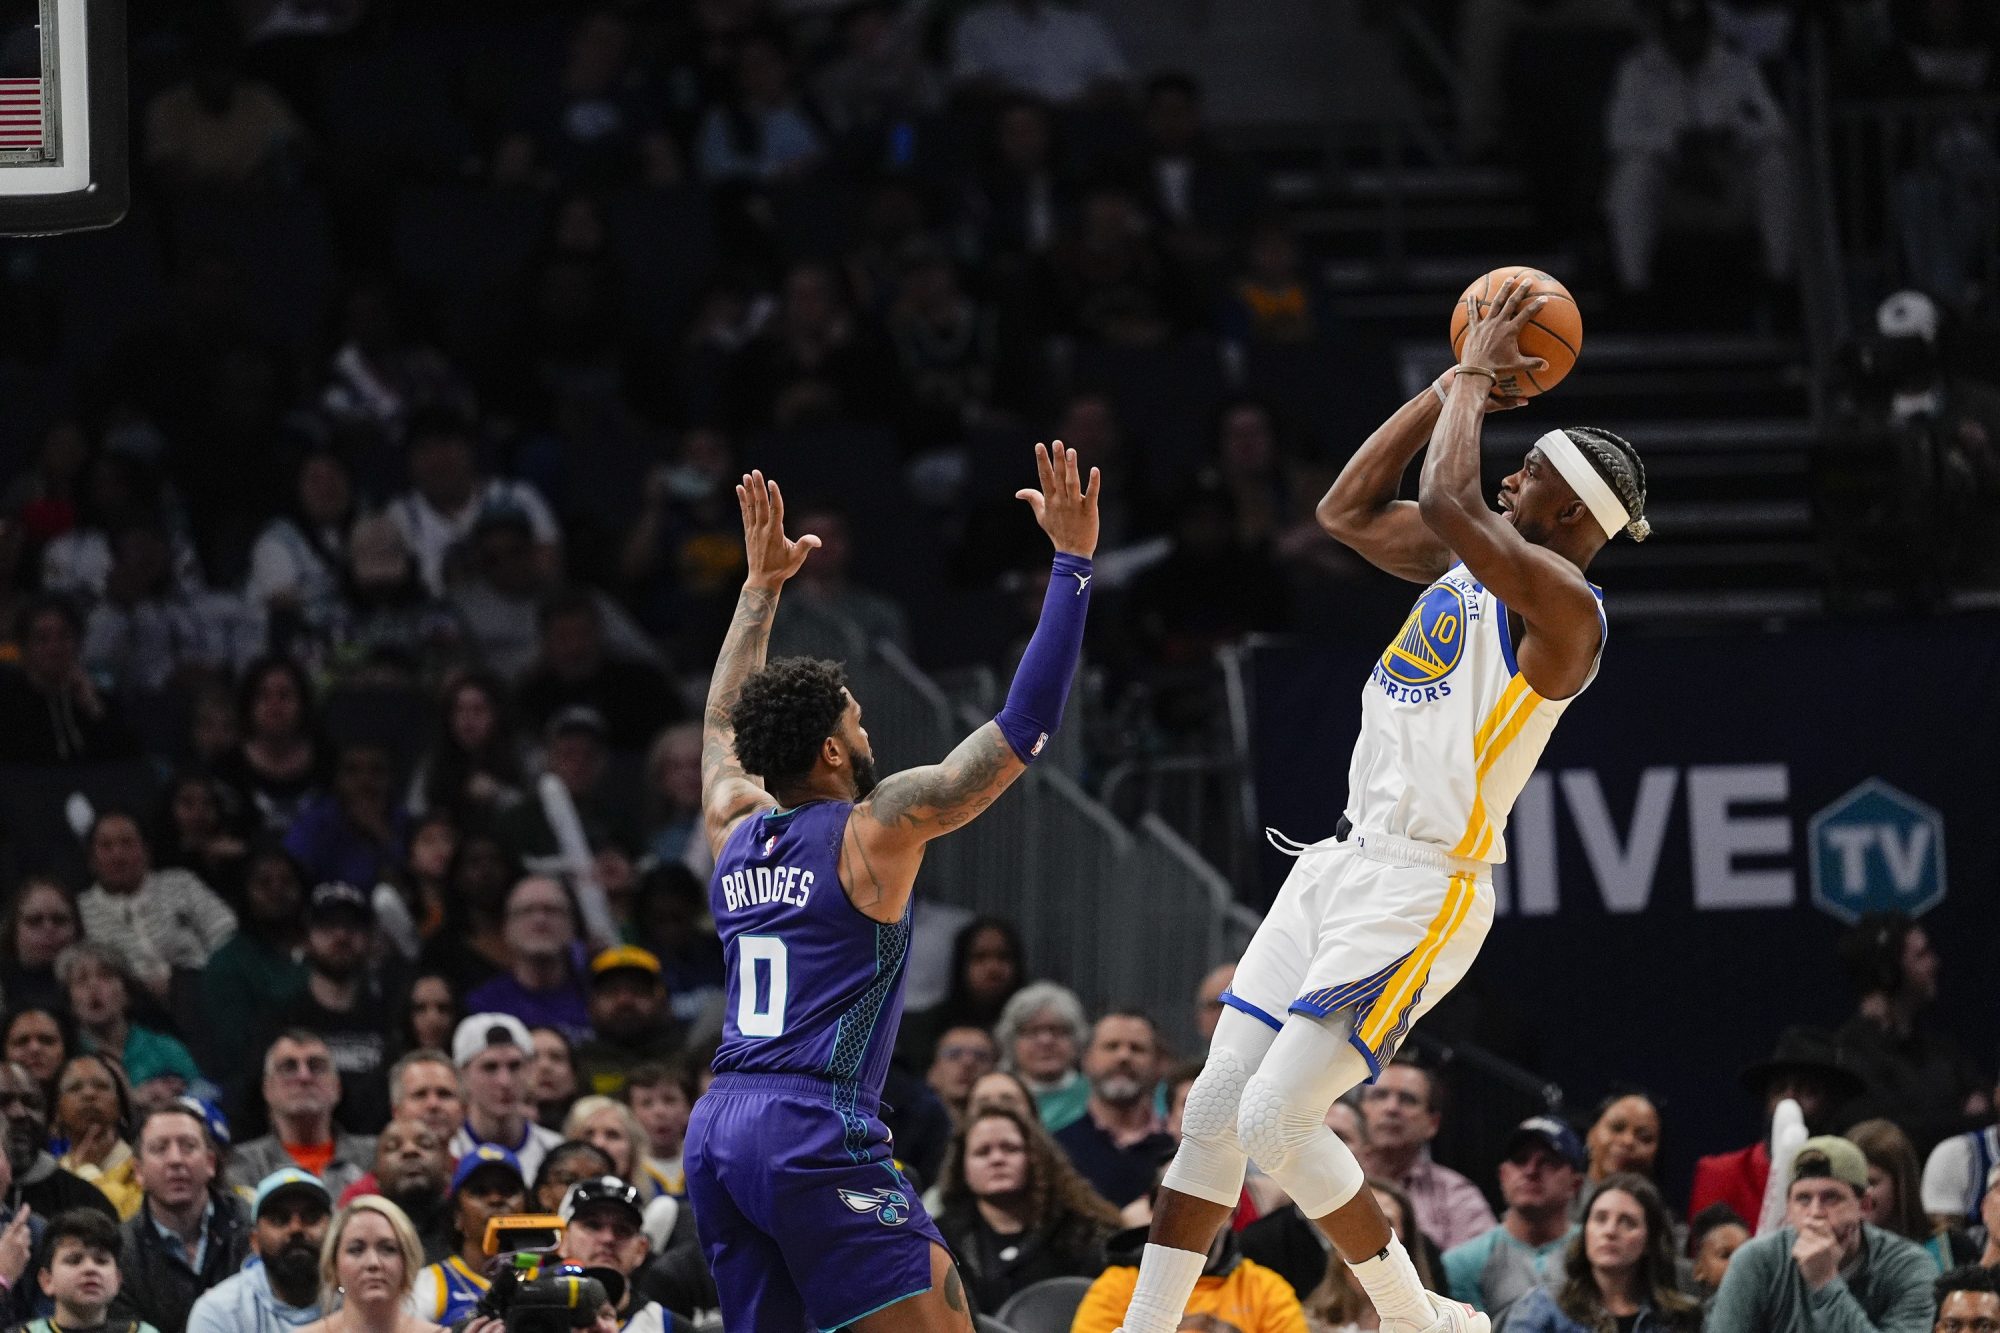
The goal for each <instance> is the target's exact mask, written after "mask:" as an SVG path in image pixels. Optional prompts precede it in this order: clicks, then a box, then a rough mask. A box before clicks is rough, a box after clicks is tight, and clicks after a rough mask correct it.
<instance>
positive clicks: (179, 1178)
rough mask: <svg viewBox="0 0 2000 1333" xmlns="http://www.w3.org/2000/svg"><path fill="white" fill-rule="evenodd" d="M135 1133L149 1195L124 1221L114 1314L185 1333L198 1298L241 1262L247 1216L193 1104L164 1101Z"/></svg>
mask: <svg viewBox="0 0 2000 1333" xmlns="http://www.w3.org/2000/svg"><path fill="white" fill-rule="evenodd" d="M137 1137H138V1162H139V1168H138V1169H139V1183H140V1184H141V1185H142V1186H144V1187H145V1191H146V1197H145V1200H144V1202H142V1203H141V1204H140V1206H139V1212H138V1215H137V1216H136V1217H134V1218H133V1219H132V1220H131V1221H130V1222H127V1223H126V1224H125V1227H124V1232H125V1247H124V1251H123V1252H122V1253H121V1254H120V1256H119V1260H118V1263H119V1268H120V1270H121V1271H122V1273H123V1276H124V1286H123V1289H122V1290H120V1292H119V1293H118V1299H117V1301H116V1302H115V1303H114V1304H113V1306H112V1313H113V1317H114V1318H123V1319H143V1320H144V1321H146V1322H147V1323H149V1324H151V1325H153V1326H154V1327H155V1328H157V1329H159V1330H160V1333H184V1330H185V1329H186V1328H187V1321H188V1311H189V1310H191V1309H193V1308H194V1303H195V1300H196V1299H197V1298H198V1297H199V1296H200V1295H201V1294H202V1293H203V1292H204V1291H207V1290H208V1289H209V1288H210V1287H212V1286H214V1285H215V1284H216V1283H218V1282H220V1281H222V1280H223V1279H224V1278H226V1277H229V1276H231V1275H232V1274H234V1273H235V1272H236V1271H237V1270H238V1269H240V1268H242V1267H243V1260H244V1258H245V1257H246V1256H247V1255H248V1254H249V1252H250V1219H249V1215H248V1213H247V1212H246V1211H245V1209H244V1207H243V1204H242V1203H241V1201H239V1200H238V1199H237V1198H236V1196H235V1195H233V1194H231V1193H230V1192H229V1191H228V1190H226V1189H224V1188H222V1187H221V1185H220V1184H219V1182H218V1181H217V1179H216V1177H217V1175H218V1174H219V1167H220V1156H219V1153H218V1151H217V1147H216V1143H215V1140H214V1138H213V1137H211V1135H210V1134H209V1128H208V1121H207V1119H206V1118H205V1117H204V1116H203V1115H202V1113H201V1111H200V1109H199V1108H198V1107H197V1106H196V1105H194V1104H193V1103H191V1102H186V1101H177V1102H170V1103H169V1104H167V1105H166V1106H162V1107H160V1108H159V1109H158V1110H155V1111H154V1112H152V1114H150V1115H148V1116H147V1117H146V1119H145V1122H144V1123H143V1124H141V1125H140V1126H139V1133H138V1136H137Z"/></svg>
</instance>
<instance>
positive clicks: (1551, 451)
mask: <svg viewBox="0 0 2000 1333" xmlns="http://www.w3.org/2000/svg"><path fill="white" fill-rule="evenodd" d="M1535 448H1537V449H1540V450H1541V451H1542V457H1544V458H1546V459H1548V460H1549V462H1551V463H1553V464H1555V468H1556V471H1558V472H1560V473H1562V475H1563V480H1564V481H1566V482H1568V483H1569V485H1570V489H1571V490H1573V491H1575V492H1576V498H1577V499H1579V500H1581V501H1583V503H1584V504H1585V506H1587V507H1588V508H1589V510H1590V515H1591V517H1592V518H1595V519H1596V520H1597V525H1598V526H1599V527H1601V528H1603V529H1604V535H1605V536H1606V537H1616V536H1617V535H1618V534H1619V533H1621V532H1623V531H1624V530H1625V525H1626V524H1628V523H1630V522H1631V521H1632V515H1631V514H1630V513H1628V512H1627V511H1626V509H1625V502H1624V501H1623V500H1620V499H1619V498H1618V493H1617V492H1616V491H1614V490H1612V489H1611V487H1610V485H1609V484H1608V483H1607V482H1606V481H1605V480H1604V478H1603V476H1602V475H1601V474H1600V473H1599V472H1598V470H1597V469H1596V467H1594V466H1593V465H1592V464H1591V461H1590V460H1589V459H1587V458H1585V457H1584V456H1583V451H1582V450H1581V449H1579V448H1577V447H1576V441H1574V440H1572V439H1570V437H1569V436H1568V434H1566V433H1565V432H1563V431H1559V430H1552V431H1550V432H1549V433H1548V434H1547V435H1544V436H1542V438H1541V439H1539V440H1536V441H1535Z"/></svg>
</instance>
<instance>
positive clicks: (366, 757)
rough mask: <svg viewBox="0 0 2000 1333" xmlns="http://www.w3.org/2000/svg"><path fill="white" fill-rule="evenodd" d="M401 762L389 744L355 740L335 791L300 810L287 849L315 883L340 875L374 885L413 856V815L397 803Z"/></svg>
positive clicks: (344, 753)
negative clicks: (397, 761) (399, 765)
mask: <svg viewBox="0 0 2000 1333" xmlns="http://www.w3.org/2000/svg"><path fill="white" fill-rule="evenodd" d="M395 790H396V763H395V759H394V758H393V757H392V756H391V755H390V753H389V750H388V747H387V746H384V745H382V744H380V743H378V742H375V741H355V742H352V743H350V744H348V745H345V746H343V747H341V751H340V759H339V761H338V762H337V763H336V764H335V766H334V773H333V790H332V791H330V792H327V793H326V794H325V795H322V796H317V797H315V798H313V800H312V801H311V802H310V803H309V804H308V805H307V806H306V808H305V809H303V810H301V811H299V816H298V818H297V819H295V820H293V821H292V827H291V828H290V830H289V831H287V832H286V834H285V850H286V851H288V852H290V853H291V854H292V855H293V856H295V857H297V858H298V860H299V865H300V866H302V867H303V868H304V869H305V872H306V875H307V877H308V879H309V880H310V882H312V883H314V884H324V883H327V882H329V881H333V880H339V881H341V882H343V883H347V884H358V885H361V886H363V887H364V888H373V887H374V886H375V885H377V884H379V883H381V882H383V881H384V880H388V879H392V878H394V877H395V875H396V874H397V873H398V872H399V871H400V870H401V869H402V866H403V863H404V861H405V859H406V858H407V857H408V855H409V817H408V816H407V815H406V814H405V813H404V812H403V811H402V809H400V808H399V807H398V806H397V804H396V798H395Z"/></svg>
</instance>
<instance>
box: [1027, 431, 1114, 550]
mask: <svg viewBox="0 0 2000 1333" xmlns="http://www.w3.org/2000/svg"><path fill="white" fill-rule="evenodd" d="M1035 471H1036V472H1038V473H1039V474H1041V479H1042V488H1041V489H1040V490H1039V491H1037V490H1030V489H1026V488H1023V489H1021V490H1018V491H1015V492H1014V498H1015V499H1016V500H1026V501H1027V502H1028V507H1029V508H1030V509H1032V510H1034V511H1035V522H1037V523H1039V524H1041V525H1042V531H1043V532H1046V533H1048V534H1049V540H1050V541H1051V542H1054V543H1055V548H1056V550H1058V551H1060V552H1062V553H1063V554H1064V555H1080V556H1086V557H1087V556H1089V555H1090V554H1091V553H1093V552H1094V551H1096V550H1097V494H1098V491H1099V489H1100V487H1101V482H1102V478H1100V477H1099V476H1098V472H1097V469H1096V468H1092V469H1091V470H1090V482H1089V484H1088V485H1082V484H1080V483H1079V480H1078V476H1079V472H1080V469H1079V468H1078V466H1077V462H1076V450H1074V449H1065V448H1063V442H1062V441H1061V440H1057V441H1056V442H1055V444H1054V446H1050V445H1046V444H1038V445H1036V446H1035Z"/></svg>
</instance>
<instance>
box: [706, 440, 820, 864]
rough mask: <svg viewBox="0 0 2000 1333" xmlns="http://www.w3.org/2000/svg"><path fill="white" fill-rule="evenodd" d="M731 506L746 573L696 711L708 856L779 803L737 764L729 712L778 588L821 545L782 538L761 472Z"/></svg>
mask: <svg viewBox="0 0 2000 1333" xmlns="http://www.w3.org/2000/svg"><path fill="white" fill-rule="evenodd" d="M736 502H737V504H738V506H739V507H740V508H741V509H742V510H743V544H744V547H745V550H746V552H747V553H748V557H749V563H750V575H749V577H748V578H746V579H745V580H744V582H743V592H742V594H741V595H740V596H739V597H738V598H737V599H736V614H735V616H733V617H732V618H731V619H730V622H729V633H728V634H727V635H725V636H724V637H723V640H722V655H721V656H720V657H718V658H717V659H716V663H715V674H714V675H713V676H712V677H710V678H709V682H708V706H707V707H706V708H705V709H704V710H703V713H702V728H701V808H702V827H703V830H704V831H705V832H706V833H707V834H708V849H709V851H710V853H711V854H713V853H717V852H720V851H721V850H722V844H723V842H724V841H726V840H727V839H728V837H729V834H730V831H731V830H732V829H734V828H735V827H736V825H737V824H738V823H740V822H741V821H742V820H743V819H744V818H745V817H747V816H749V815H753V814H755V813H757V812H758V811H759V810H765V809H768V808H770V807H771V806H774V805H776V804H777V802H776V801H775V800H773V799H772V797H771V794H770V793H769V792H767V791H765V790H764V788H763V787H762V786H760V785H759V784H758V783H757V781H756V780H755V779H754V778H752V777H751V776H750V775H749V774H748V773H745V772H744V771H743V765H742V764H741V763H740V762H739V761H738V760H737V758H736V729H735V727H734V726H732V725H731V723H730V720H729V711H730V709H732V708H733V707H735V705H736V696H737V694H738V693H740V692H741V691H742V689H743V682H744V681H746V680H748V679H749V678H750V677H751V676H753V675H755V674H756V673H757V672H758V671H759V670H760V669H761V668H762V667H763V665H764V652H765V649H767V648H768V647H769V646H770V642H771V618H772V617H773V616H775V615H776V614H777V612H778V590H779V589H781V588H783V587H784V586H785V580H786V579H788V578H790V577H791V576H792V575H794V574H796V573H798V572H799V566H801V565H803V564H804V563H805V560H806V556H807V554H808V553H810V552H811V551H813V550H814V549H815V548H817V547H818V546H819V538H817V537H814V536H810V535H807V536H803V537H800V538H799V539H798V540H797V541H791V540H788V539H787V538H786V536H785V497H784V495H783V494H782V493H781V492H780V491H779V490H778V483H777V482H775V481H766V480H765V479H764V474H763V473H761V472H752V473H751V474H750V475H749V476H747V477H745V478H743V480H742V481H741V482H739V483H738V484H737V487H736Z"/></svg>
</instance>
